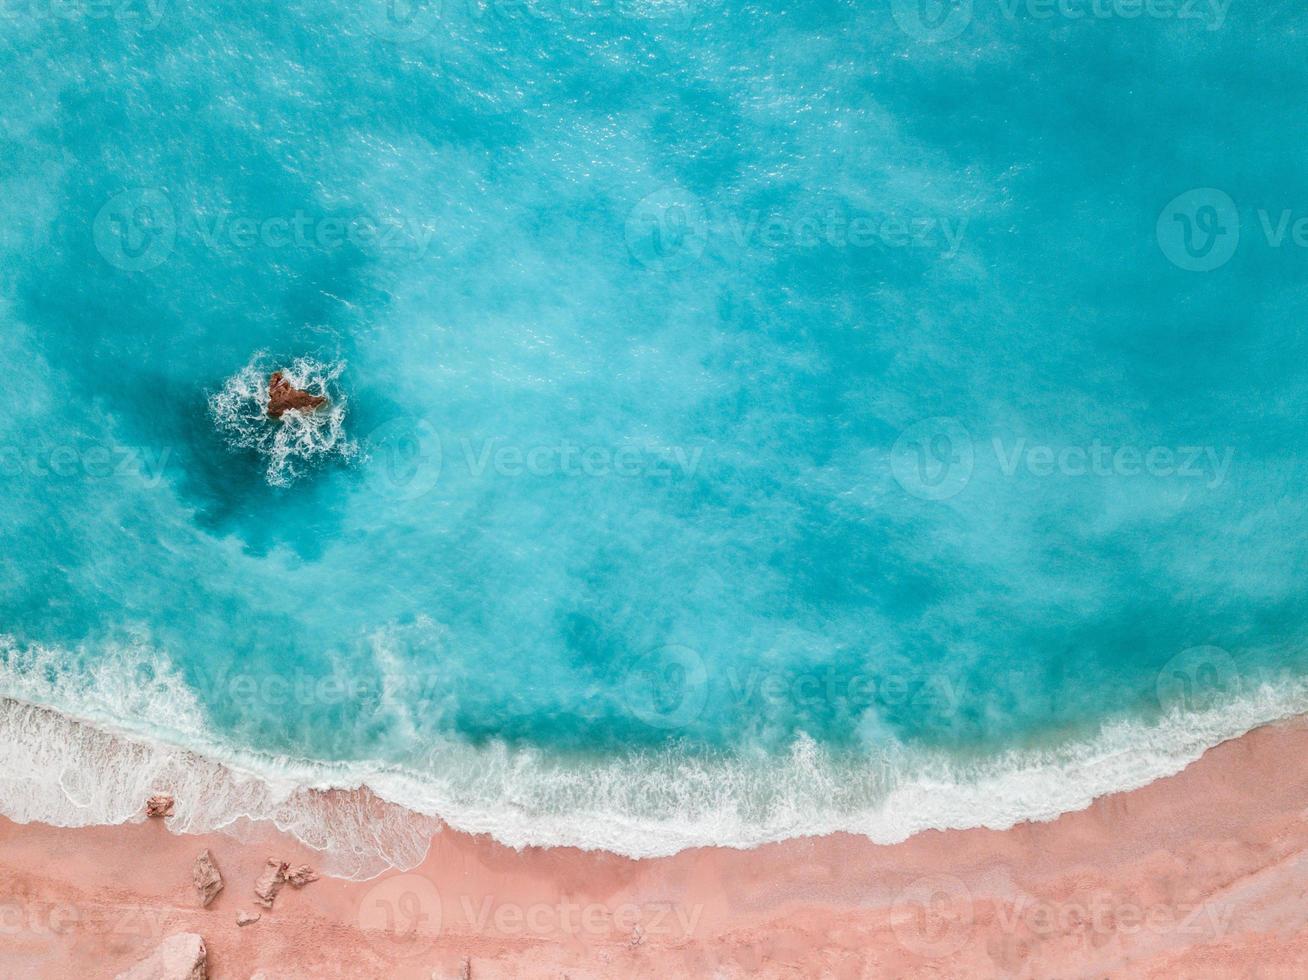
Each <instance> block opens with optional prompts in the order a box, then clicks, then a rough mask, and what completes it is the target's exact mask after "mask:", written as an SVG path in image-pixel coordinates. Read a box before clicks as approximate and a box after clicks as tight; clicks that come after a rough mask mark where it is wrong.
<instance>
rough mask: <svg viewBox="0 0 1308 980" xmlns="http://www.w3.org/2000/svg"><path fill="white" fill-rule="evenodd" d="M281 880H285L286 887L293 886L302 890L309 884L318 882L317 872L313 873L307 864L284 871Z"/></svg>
mask: <svg viewBox="0 0 1308 980" xmlns="http://www.w3.org/2000/svg"><path fill="white" fill-rule="evenodd" d="M282 878H283V879H285V881H286V883H287V884H288V885H293V886H294V887H296V888H303V887H304V886H305V885H307V884H308V883H309V882H311V881H317V880H318V872H316V871H314V870H313V868H311V867H309V866H308V865H307V864H302V865H300V866H299V867H298V868H291V869H289V870H288V871H286V872H285V873H284V874H283V875H282Z"/></svg>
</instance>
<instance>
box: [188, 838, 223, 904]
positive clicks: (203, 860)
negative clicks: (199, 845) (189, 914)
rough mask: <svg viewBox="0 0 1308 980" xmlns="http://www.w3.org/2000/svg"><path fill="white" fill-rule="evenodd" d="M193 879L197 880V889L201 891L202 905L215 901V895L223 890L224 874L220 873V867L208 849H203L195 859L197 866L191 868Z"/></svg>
mask: <svg viewBox="0 0 1308 980" xmlns="http://www.w3.org/2000/svg"><path fill="white" fill-rule="evenodd" d="M191 880H192V881H193V882H195V890H196V891H198V892H199V893H200V904H201V905H208V904H209V903H210V902H212V901H213V897H214V896H215V895H217V894H218V893H219V892H220V891H222V890H223V876H222V875H220V874H219V873H218V868H217V866H216V865H215V864H214V863H213V857H212V856H210V854H209V852H208V851H201V852H200V856H199V857H198V858H196V859H195V867H194V868H192V869H191Z"/></svg>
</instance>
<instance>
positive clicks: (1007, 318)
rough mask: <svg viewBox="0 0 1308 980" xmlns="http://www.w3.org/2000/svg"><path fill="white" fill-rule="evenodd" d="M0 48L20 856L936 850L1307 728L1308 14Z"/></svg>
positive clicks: (12, 6)
mask: <svg viewBox="0 0 1308 980" xmlns="http://www.w3.org/2000/svg"><path fill="white" fill-rule="evenodd" d="M0 12H2V14H3V16H0V65H2V66H3V74H4V77H5V78H6V79H7V80H8V81H9V82H10V83H11V84H9V85H7V86H6V87H5V90H4V92H3V93H2V94H0V190H3V194H2V195H0V322H2V323H3V329H2V330H0V364H3V366H4V369H5V374H4V382H3V384H0V488H3V491H4V492H3V494H2V495H0V572H2V574H0V636H3V639H2V640H0V660H2V661H3V671H2V672H0V694H7V695H9V696H11V697H13V698H16V699H18V700H19V701H20V702H23V703H24V704H11V705H10V707H9V708H8V713H7V716H6V720H5V722H4V723H3V726H4V727H5V728H6V739H7V741H8V742H9V743H10V744H12V747H11V748H9V749H5V750H3V751H0V780H3V785H4V786H5V787H6V789H5V792H4V793H3V794H0V809H2V810H3V811H4V812H6V813H8V814H9V815H11V816H18V817H20V818H39V819H47V820H53V821H56V822H72V823H76V822H97V821H103V820H116V819H127V818H128V817H130V816H132V815H133V814H134V813H135V810H136V809H137V808H139V805H140V803H139V801H140V798H141V793H142V792H143V791H145V790H147V789H151V788H154V787H159V786H165V787H166V788H171V789H173V790H174V791H175V792H177V794H178V797H179V808H178V818H177V819H178V821H180V822H181V823H182V824H183V825H184V826H188V827H192V828H197V827H207V826H216V825H223V824H225V823H227V822H229V821H231V820H232V819H234V818H235V817H238V816H241V815H248V816H274V817H275V818H276V819H278V820H280V821H282V822H284V823H286V824H288V825H291V826H294V827H297V828H300V829H302V830H303V831H304V836H306V837H307V838H311V839H312V840H313V841H314V842H315V843H317V844H319V845H320V846H323V847H326V848H328V849H332V848H337V849H342V850H347V851H352V852H353V853H354V858H353V859H352V860H353V864H350V862H349V861H345V862H344V863H343V866H344V865H345V864H349V865H350V867H349V868H347V870H355V871H357V870H359V869H360V868H363V869H364V870H368V869H371V868H372V865H371V864H370V861H372V860H373V858H374V857H376V856H378V855H380V860H383V861H386V860H394V861H397V862H398V861H401V860H403V859H404V858H405V857H406V856H411V855H409V854H408V852H406V851H404V846H403V845H402V844H398V843H396V840H397V839H396V838H392V837H388V836H387V833H389V830H391V829H394V828H392V827H391V825H390V824H387V825H386V827H385V828H383V830H385V832H383V831H379V830H377V829H375V828H373V829H369V830H362V831H358V833H357V834H355V836H350V837H349V839H348V840H346V839H345V838H344V837H342V838H340V839H338V838H336V837H333V836H332V835H333V831H331V830H328V829H324V828H326V827H328V826H329V825H330V824H331V819H330V818H328V817H321V815H318V816H315V817H314V818H313V820H315V821H320V822H317V823H312V828H311V829H304V828H305V827H308V826H309V823H302V822H300V821H301V820H302V818H303V819H304V820H308V819H309V818H307V817H303V813H302V812H301V811H302V810H303V808H305V807H309V806H310V804H309V803H306V802H305V800H306V797H305V796H304V794H303V792H302V789H303V787H304V786H307V785H313V786H316V787H319V788H325V787H329V786H335V787H342V788H351V787H357V786H360V785H363V784H366V785H368V786H369V787H371V788H372V789H373V790H374V791H375V792H377V793H378V794H379V795H381V796H382V797H383V798H384V799H386V800H387V801H389V802H390V803H392V804H398V805H400V806H402V807H405V808H408V809H411V810H412V811H414V812H415V813H420V814H423V815H425V816H426V817H430V818H441V819H444V820H446V821H449V822H450V823H453V824H454V825H456V826H460V827H463V828H467V829H473V830H488V831H491V832H493V833H496V834H497V835H498V836H500V837H501V839H504V840H507V841H509V842H510V843H515V844H521V843H546V844H549V843H569V844H578V843H579V844H582V845H585V846H604V847H610V848H612V849H615V850H620V851H624V852H626V853H632V854H646V853H665V852H667V851H669V850H675V849H676V848H678V847H682V846H687V845H690V844H704V843H715V842H717V843H725V844H735V845H744V844H751V843H755V842H757V841H760V840H765V839H772V838H776V837H784V836H789V835H793V834H800V833H812V832H822V831H826V830H833V829H851V830H859V831H863V832H866V833H869V834H871V835H873V836H875V837H878V838H879V839H895V838H897V837H902V836H903V835H904V834H906V833H909V832H911V831H913V830H916V829H920V828H922V827H927V826H944V825H967V824H971V823H991V824H995V825H1002V824H1003V823H1004V822H1006V821H1007V822H1011V821H1012V820H1014V819H1018V818H1020V817H1023V816H1047V815H1051V814H1052V813H1054V812H1057V811H1058V810H1059V809H1063V808H1066V807H1070V806H1078V805H1083V804H1084V802H1085V801H1086V800H1087V799H1088V798H1089V797H1090V796H1091V795H1093V794H1094V793H1097V792H1104V791H1106V790H1108V789H1111V788H1115V787H1117V786H1123V785H1134V784H1136V783H1138V782H1141V781H1144V780H1146V779H1149V778H1152V777H1154V776H1157V775H1159V774H1162V773H1163V772H1167V771H1171V770H1174V769H1175V768H1177V767H1179V766H1180V765H1182V764H1183V763H1184V762H1185V761H1187V760H1188V759H1189V758H1192V757H1193V756H1194V755H1195V754H1196V753H1197V752H1198V751H1200V750H1202V748H1203V747H1204V746H1205V745H1207V744H1210V743H1211V742H1213V741H1216V740H1218V739H1220V738H1223V737H1227V736H1229V735H1232V734H1236V733H1237V732H1238V731H1241V730H1243V729H1245V728H1247V727H1249V726H1250V725H1252V724H1255V723H1257V722H1259V721H1264V720H1268V719H1270V718H1272V717H1276V716H1278V715H1281V714H1285V713H1287V712H1290V711H1294V710H1298V709H1299V708H1300V707H1301V706H1302V701H1301V698H1300V693H1301V692H1300V688H1299V679H1300V677H1301V676H1302V674H1303V672H1304V670H1305V668H1306V667H1308V658H1306V657H1305V655H1304V652H1303V650H1304V646H1303V642H1302V641H1303V640H1304V638H1305V634H1306V633H1308V601H1305V599H1304V598H1303V588H1302V583H1303V581H1304V577H1305V569H1304V562H1303V559H1302V557H1301V550H1302V549H1300V548H1299V547H1297V546H1296V545H1295V544H1294V541H1295V540H1296V538H1297V533H1298V531H1299V530H1300V529H1301V528H1302V527H1303V525H1304V521H1305V501H1306V500H1308V498H1306V497H1305V495H1304V492H1303V486H1304V481H1305V476H1306V474H1305V466H1304V463H1303V456H1302V453H1301V451H1300V442H1301V437H1302V432H1303V419H1304V409H1303V404H1304V399H1305V396H1306V395H1308V369H1305V367H1304V364H1305V356H1304V355H1305V353H1306V348H1308V341H1306V340H1305V333H1304V330H1303V324H1304V322H1305V312H1306V310H1305V307H1306V306H1308V299H1305V295H1304V291H1303V289H1302V288H1301V283H1302V279H1303V275H1304V273H1305V270H1308V248H1306V247H1305V246H1306V245H1308V223H1306V224H1305V225H1299V224H1298V222H1299V221H1300V220H1301V219H1305V218H1308V169H1306V168H1305V166H1304V159H1303V157H1304V154H1303V145H1302V144H1303V141H1302V139H1301V138H1300V131H1301V129H1302V126H1301V122H1300V116H1301V109H1300V103H1301V101H1302V98H1301V97H1302V96H1303V95H1304V94H1305V87H1306V86H1305V82H1308V68H1305V63H1304V59H1303V46H1302V44H1301V43H1299V41H1298V40H1297V37H1296V35H1297V33H1299V32H1302V30H1303V29H1304V27H1305V26H1308V24H1306V21H1305V18H1306V16H1308V15H1305V14H1303V13H1302V12H1301V11H1300V10H1299V9H1298V8H1297V7H1296V6H1294V5H1290V4H1279V3H1278V4H1271V5H1268V4H1260V5H1249V4H1237V3H1231V4H1229V6H1225V5H1223V4H1221V3H1216V2H1214V3H1212V4H1198V5H1189V4H1186V3H1178V4H1171V5H1168V4H1164V3H1161V2H1159V3H1154V4H1150V5H1148V6H1146V5H1144V4H1141V5H1140V6H1138V7H1137V6H1134V5H1132V4H1130V3H1128V2H1121V3H1117V4H1112V3H1106V2H1105V3H1099V4H1091V3H1089V2H1086V3H1082V4H1078V3H1075V2H1072V0H1068V2H1067V3H1064V4H1062V5H1061V6H1052V5H1050V6H1046V5H1044V4H1039V3H1014V2H999V0H996V2H994V3H986V2H982V0H974V2H973V3H971V4H961V5H954V6H951V7H934V6H932V5H931V4H926V5H925V6H923V5H915V4H909V3H893V4H883V3H866V2H864V3H798V4H774V5H758V4H749V3H742V2H737V0H710V2H704V3H698V2H689V0H688V2H685V3H683V2H681V0H666V2H662V3H659V2H648V3H640V2H635V0H632V2H630V3H619V2H616V0H611V2H597V3H588V2H582V0H549V2H546V0H542V2H540V3H536V2H524V3H513V4H509V3H499V4H495V3H491V4H479V3H475V2H468V0H457V2H453V0H452V2H448V3H445V4H443V5H441V6H439V7H437V6H429V5H428V6H425V5H421V4H420V5H418V6H416V7H415V6H406V5H403V4H392V5H386V4H380V3H372V2H368V0H355V2H335V0H327V2H320V3H313V4H310V3H303V2H295V0H292V2H284V3H278V4H263V3H255V4H223V3H213V2H205V0H201V2H197V3H192V4H187V5H179V4H175V3H166V2H165V3H154V4H153V5H151V4H147V3H145V2H144V0H141V2H139V3H132V4H127V3H121V4H120V3H118V2H116V0H115V2H113V3H110V4H109V5H108V6H102V5H86V4H81V3H78V2H76V0H69V2H67V3H63V4H52V3H51V2H50V0H7V2H6V4H5V6H4V7H3V8H2V11H0ZM276 369H283V370H287V371H289V372H290V373H291V375H292V377H293V378H295V380H296V381H297V383H299V384H300V385H301V386H307V387H310V388H312V389H313V390H318V391H321V392H323V393H325V394H326V395H328V396H329V397H330V398H331V400H332V408H331V410H330V411H323V412H319V413H317V414H315V415H314V416H312V417H309V418H304V417H293V418H289V419H287V420H284V421H283V422H272V421H270V420H268V419H267V418H266V417H265V416H264V415H263V413H262V402H261V401H260V399H261V398H266V380H267V375H268V374H269V373H270V372H271V371H272V370H276ZM25 705H38V706H44V707H48V708H53V709H56V710H58V711H60V712H62V713H63V715H64V716H68V717H72V718H76V719H80V722H81V724H79V725H76V726H74V725H72V724H71V723H68V722H64V721H59V720H58V718H57V717H56V716H50V715H47V714H44V713H40V712H34V711H33V710H32V709H31V708H30V707H27V706H25ZM1178 713H1179V714H1178ZM1182 716H1185V717H1182ZM182 749H186V750H189V751H192V752H195V753H198V755H196V756H182V755H180V754H179V751H180V750H182ZM197 760H203V764H201V762H200V761H197ZM297 807H298V808H301V809H297ZM387 819H388V820H390V819H394V820H395V822H396V826H398V825H399V824H401V823H403V819H402V818H400V817H394V816H393V815H392V817H388V818H387ZM310 822H312V821H310ZM423 826H425V825H423ZM341 833H342V834H345V831H341ZM351 833H354V832H353V831H351ZM396 833H397V834H398V833H399V832H398V831H396ZM346 836H348V834H347V835H346ZM360 854H363V855H364V856H363V857H360V856H359V855H360Z"/></svg>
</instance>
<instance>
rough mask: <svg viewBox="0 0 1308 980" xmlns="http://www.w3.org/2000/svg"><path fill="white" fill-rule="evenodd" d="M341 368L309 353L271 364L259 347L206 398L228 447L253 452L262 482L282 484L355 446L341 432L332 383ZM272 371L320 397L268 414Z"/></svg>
mask: <svg viewBox="0 0 1308 980" xmlns="http://www.w3.org/2000/svg"><path fill="white" fill-rule="evenodd" d="M344 370H345V362H344V361H337V362H335V363H325V362H323V361H318V360H316V359H314V358H312V357H297V358H295V359H294V360H293V361H291V362H290V363H289V364H280V363H279V364H274V363H273V362H272V360H271V359H270V358H269V357H268V355H266V354H264V353H262V352H261V353H259V354H256V355H255V356H254V357H253V358H252V359H251V360H250V363H248V364H246V365H245V367H243V368H241V370H240V371H238V372H237V373H236V374H234V375H232V377H230V378H228V379H227V381H226V382H225V383H224V384H223V387H222V390H221V391H219V392H217V393H215V394H214V395H213V396H212V397H211V398H210V399H209V414H210V415H211V416H212V417H213V420H214V424H215V425H216V426H217V428H218V430H219V431H220V432H221V433H222V434H223V436H224V438H225V439H226V442H227V445H228V447H229V448H231V449H233V450H253V451H254V452H256V453H258V455H259V457H260V459H262V460H263V461H264V462H265V464H266V467H267V470H266V478H267V480H268V483H269V484H270V485H272V486H275V487H288V486H290V485H291V484H293V483H294V482H295V481H296V480H298V479H300V478H301V477H303V476H304V475H305V474H307V473H308V472H309V471H310V470H312V469H313V468H315V467H317V466H319V465H321V464H322V463H323V462H325V461H326V460H328V459H329V458H332V457H336V458H339V459H342V460H345V459H350V458H352V457H353V456H354V455H355V453H356V452H357V448H358V447H357V446H356V444H355V443H354V442H353V441H351V440H350V439H349V438H348V437H347V436H346V434H345V409H346V400H345V396H344V395H343V394H342V393H341V391H340V390H339V387H338V385H337V381H338V379H339V378H340V376H341V373H342V372H343V371H344ZM274 372H275V373H278V374H280V376H281V378H282V379H283V381H284V382H285V383H287V384H289V385H290V386H291V387H293V388H294V389H296V390H297V391H300V392H305V393H307V394H308V395H310V396H313V397H314V398H322V399H325V402H323V403H321V404H320V405H318V406H317V407H314V408H310V409H304V410H301V409H288V410H286V411H284V412H282V413H281V414H280V415H278V416H277V417H275V418H274V417H270V415H269V411H268V404H269V378H270V377H271V376H272V375H273V373H274Z"/></svg>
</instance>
